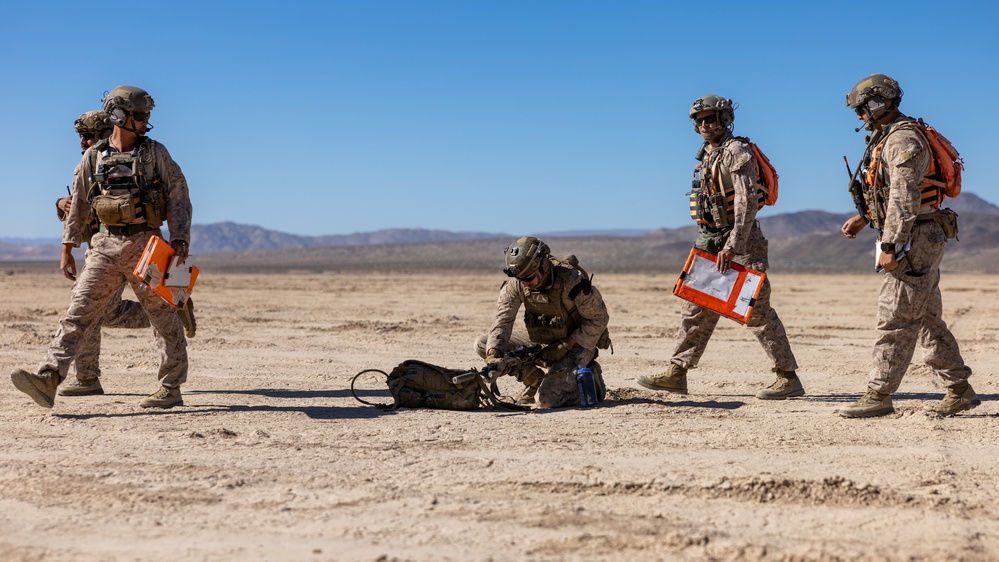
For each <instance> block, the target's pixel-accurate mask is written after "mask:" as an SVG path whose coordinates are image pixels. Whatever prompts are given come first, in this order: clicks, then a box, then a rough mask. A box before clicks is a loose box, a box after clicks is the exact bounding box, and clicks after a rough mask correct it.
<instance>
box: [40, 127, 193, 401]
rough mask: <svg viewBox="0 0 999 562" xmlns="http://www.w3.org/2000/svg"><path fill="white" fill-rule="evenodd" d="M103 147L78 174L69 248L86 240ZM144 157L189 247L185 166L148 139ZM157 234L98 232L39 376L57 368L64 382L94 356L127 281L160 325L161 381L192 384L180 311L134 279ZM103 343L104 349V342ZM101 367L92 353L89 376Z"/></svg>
mask: <svg viewBox="0 0 999 562" xmlns="http://www.w3.org/2000/svg"><path fill="white" fill-rule="evenodd" d="M104 146H106V145H105V144H104V143H98V144H96V145H94V146H92V147H90V148H88V149H87V150H86V151H85V152H84V153H83V158H82V159H81V160H80V163H79V164H78V165H77V166H76V170H74V172H73V190H72V191H73V202H72V205H71V206H70V211H69V214H68V215H67V217H66V224H65V226H64V227H63V243H64V244H72V245H73V246H76V247H78V246H80V244H81V243H82V241H83V231H84V228H85V227H86V226H87V225H88V224H89V222H90V217H91V206H90V201H89V200H88V199H87V196H88V193H89V190H90V182H91V178H92V176H93V174H94V172H95V171H96V169H97V165H98V161H99V160H100V159H101V158H102V156H101V153H100V149H101V148H102V147H104ZM139 154H140V162H141V164H140V166H141V168H142V172H143V175H144V176H145V177H146V178H148V179H149V180H152V179H158V180H159V181H160V182H161V184H162V187H163V190H164V195H165V199H166V209H165V210H164V213H163V214H164V215H165V217H164V218H165V220H166V222H167V224H168V225H169V229H170V240H171V241H175V240H183V241H185V242H188V243H189V242H190V239H191V215H192V207H191V199H190V194H189V193H188V187H187V179H186V178H185V177H184V174H183V172H182V171H181V169H180V166H178V165H177V163H176V162H174V160H173V158H171V157H170V153H169V152H168V151H167V149H166V147H165V146H163V145H162V144H160V143H158V142H156V141H154V140H152V139H147V140H146V141H145V143H144V145H143V146H142V148H141V149H140V153H139ZM152 236H160V231H159V230H158V229H153V230H147V231H144V232H140V233H138V234H134V235H132V236H119V235H112V234H105V233H95V234H94V235H93V238H92V239H91V241H90V249H89V250H88V252H87V262H86V265H85V266H84V267H83V269H82V271H80V274H79V276H78V278H77V281H76V284H75V285H74V286H73V293H72V299H71V301H70V305H69V310H68V311H67V312H66V316H64V317H63V318H62V319H60V320H59V331H58V333H57V334H56V336H55V338H54V339H53V340H52V343H51V344H50V345H49V349H48V351H47V353H46V356H45V359H44V360H43V361H42V363H41V365H40V366H39V372H42V371H44V370H57V371H58V372H59V376H60V378H63V379H65V378H66V374H67V372H68V370H69V366H70V363H71V362H72V361H73V360H74V359H75V358H77V357H78V356H79V355H80V354H81V353H84V352H87V353H93V349H94V348H93V346H94V345H95V343H94V342H88V341H87V338H89V337H92V336H93V334H95V333H96V331H95V329H96V328H97V327H98V325H99V323H100V322H101V321H102V320H104V319H105V315H106V314H107V311H108V309H109V307H110V306H111V303H112V301H113V300H114V299H115V298H116V295H117V296H118V298H120V295H121V292H120V291H121V289H122V288H123V286H124V284H125V283H128V284H129V285H131V287H132V290H133V291H134V292H135V296H136V297H137V298H138V300H139V304H140V305H141V306H142V308H143V310H145V312H146V314H147V316H148V320H149V324H150V325H151V326H152V327H153V332H154V334H155V344H156V349H157V351H158V353H159V356H160V365H159V370H158V374H157V378H158V379H159V381H160V383H161V384H162V385H163V386H166V387H177V386H180V385H181V384H183V383H184V382H186V381H187V370H188V364H187V340H186V339H185V337H184V327H183V325H182V324H181V321H180V318H179V317H178V316H177V313H176V310H175V309H174V308H173V307H171V306H170V305H169V304H167V303H166V302H165V301H163V299H161V298H160V297H159V296H158V295H156V294H155V293H154V292H152V291H150V290H149V289H148V287H147V286H146V285H144V284H143V283H141V282H140V281H139V280H138V279H137V278H136V277H135V275H133V274H132V270H133V269H134V268H135V265H136V264H137V263H138V262H139V259H140V257H141V256H142V252H143V251H144V250H145V247H146V243H147V242H148V241H149V239H150V238H151V237H152ZM118 321H120V322H134V321H136V320H135V319H134V318H132V319H130V320H123V319H118ZM98 337H99V336H98ZM96 345H98V346H99V340H98V341H97V342H96ZM78 368H79V366H78ZM97 368H98V367H97V366H96V359H95V358H94V357H93V356H89V357H87V356H85V358H84V366H83V370H84V372H87V370H88V369H89V370H91V371H93V370H95V369H97ZM98 372H99V371H98Z"/></svg>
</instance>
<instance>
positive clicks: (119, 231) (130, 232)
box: [100, 222, 155, 236]
mask: <svg viewBox="0 0 999 562" xmlns="http://www.w3.org/2000/svg"><path fill="white" fill-rule="evenodd" d="M100 230H101V232H103V233H105V234H111V235H113V236H134V235H136V234H139V233H140V232H145V231H147V230H155V229H153V228H152V227H150V226H149V223H145V222H143V223H139V224H126V225H123V226H114V225H110V224H104V223H101V228H100Z"/></svg>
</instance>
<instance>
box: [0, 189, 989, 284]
mask: <svg viewBox="0 0 999 562" xmlns="http://www.w3.org/2000/svg"><path fill="white" fill-rule="evenodd" d="M947 203H948V204H949V206H951V207H952V208H953V209H955V211H956V212H957V213H958V214H959V215H960V230H961V231H960V241H951V243H950V246H949V247H948V249H947V254H946V257H945V259H944V269H949V270H965V271H979V272H997V271H999V220H997V218H996V217H997V216H999V207H996V206H995V205H992V204H990V203H988V202H986V201H984V200H982V199H981V198H979V197H976V196H975V195H974V194H971V193H965V194H963V195H962V196H961V197H960V198H958V199H953V200H948V201H947ZM849 216H850V215H849V214H835V213H827V212H824V211H801V212H797V213H786V214H781V215H774V216H770V217H765V218H762V219H761V220H760V223H761V226H762V228H763V231H764V233H765V234H766V236H767V238H768V239H769V240H770V263H771V268H773V269H774V270H775V271H815V272H823V273H827V272H857V271H868V270H870V269H872V267H873V259H874V258H873V247H874V234H875V233H874V231H873V230H871V229H865V231H864V232H863V233H862V234H861V235H860V236H859V237H858V239H857V240H848V239H847V238H846V237H844V236H843V235H842V234H840V232H839V228H840V226H841V225H842V224H843V222H844V221H845V220H846V219H847V218H848V217H849ZM567 234H571V235H567ZM627 234H634V233H632V232H629V233H627ZM542 236H543V237H544V238H545V239H546V241H548V242H549V243H550V245H551V246H552V251H553V252H555V253H556V254H563V253H575V254H577V255H578V256H579V258H580V259H581V260H582V261H583V263H584V265H585V266H586V267H587V269H588V270H591V271H593V272H601V271H604V272H612V271H613V272H627V271H636V272H637V271H644V272H663V273H671V274H672V273H674V272H675V271H677V270H678V269H679V268H680V267H681V266H682V264H683V261H684V260H685V259H686V256H687V254H688V252H689V251H690V247H691V244H692V242H693V240H694V238H695V237H696V236H697V230H696V228H695V227H693V226H687V227H683V228H676V229H660V230H656V231H653V232H649V233H647V234H644V235H633V236H628V235H624V233H621V232H613V233H610V234H608V233H575V232H573V233H552V234H548V235H542ZM191 238H192V244H191V245H192V250H193V252H194V254H195V257H196V260H197V263H198V264H199V266H200V267H201V268H202V269H203V270H210V269H216V270H254V271H288V270H302V269H304V270H312V271H340V270H365V271H427V270H435V269H445V270H446V269H474V270H496V269H498V268H499V265H498V264H499V263H500V262H501V259H502V258H501V256H502V252H503V248H504V246H505V245H506V244H508V243H509V242H510V240H511V238H512V236H511V235H509V234H496V233H475V232H448V231H442V230H424V229H391V230H382V231H377V232H369V233H357V234H349V235H339V236H298V235H293V234H286V233H281V232H276V231H271V230H266V229H263V228H260V227H258V226H252V225H239V224H235V223H230V222H226V223H217V224H211V225H195V226H194V227H192V231H191ZM58 256H59V247H58V246H57V245H17V244H5V243H0V261H2V262H30V261H57V260H58Z"/></svg>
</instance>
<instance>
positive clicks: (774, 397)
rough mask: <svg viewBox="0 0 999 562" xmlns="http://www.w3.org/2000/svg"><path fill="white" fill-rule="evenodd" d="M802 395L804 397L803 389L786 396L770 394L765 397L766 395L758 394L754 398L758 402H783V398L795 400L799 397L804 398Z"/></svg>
mask: <svg viewBox="0 0 999 562" xmlns="http://www.w3.org/2000/svg"><path fill="white" fill-rule="evenodd" d="M804 395H805V389H801V390H795V391H793V392H789V393H787V394H771V395H766V394H763V393H762V392H761V393H760V394H757V395H756V398H757V399H758V400H783V399H785V398H797V397H799V396H804Z"/></svg>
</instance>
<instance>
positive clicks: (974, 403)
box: [926, 398, 982, 418]
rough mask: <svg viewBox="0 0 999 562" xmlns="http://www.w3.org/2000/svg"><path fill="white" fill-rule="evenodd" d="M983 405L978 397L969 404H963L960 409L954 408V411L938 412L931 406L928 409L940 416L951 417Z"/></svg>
mask: <svg viewBox="0 0 999 562" xmlns="http://www.w3.org/2000/svg"><path fill="white" fill-rule="evenodd" d="M981 405H982V401H981V400H979V399H977V398H976V399H974V400H972V401H971V402H968V403H967V404H962V405H961V409H960V410H954V411H953V412H948V413H946V414H945V413H943V412H938V411H936V410H934V409H932V408H929V409H927V410H926V411H927V412H929V413H931V414H936V415H938V416H940V417H942V418H951V417H954V416H955V415H957V414H960V413H961V412H967V411H968V410H971V409H974V408H977V407H979V406H981Z"/></svg>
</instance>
